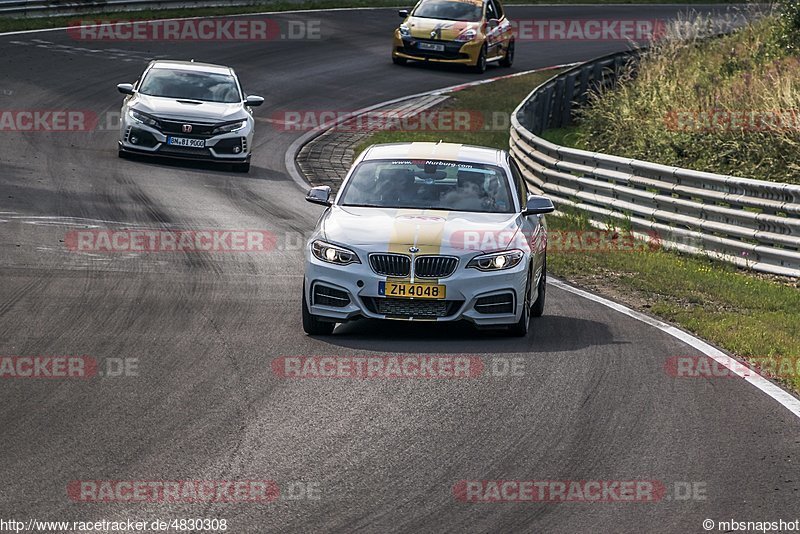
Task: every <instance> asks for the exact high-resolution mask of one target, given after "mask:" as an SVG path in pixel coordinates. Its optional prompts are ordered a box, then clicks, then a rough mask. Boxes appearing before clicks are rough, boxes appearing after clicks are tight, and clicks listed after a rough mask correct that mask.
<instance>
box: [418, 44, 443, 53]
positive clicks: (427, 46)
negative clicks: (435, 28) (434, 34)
mask: <svg viewBox="0 0 800 534" xmlns="http://www.w3.org/2000/svg"><path fill="white" fill-rule="evenodd" d="M419 48H420V50H433V51H434V52H444V45H443V44H436V43H419Z"/></svg>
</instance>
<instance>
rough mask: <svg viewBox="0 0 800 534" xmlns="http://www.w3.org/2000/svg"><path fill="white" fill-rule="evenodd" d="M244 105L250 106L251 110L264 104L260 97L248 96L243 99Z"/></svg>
mask: <svg viewBox="0 0 800 534" xmlns="http://www.w3.org/2000/svg"><path fill="white" fill-rule="evenodd" d="M244 103H245V105H247V106H250V107H251V108H254V107H256V106H260V105H261V104H263V103H264V98H263V97H261V96H255V95H250V96H248V97H247V98H245V99H244Z"/></svg>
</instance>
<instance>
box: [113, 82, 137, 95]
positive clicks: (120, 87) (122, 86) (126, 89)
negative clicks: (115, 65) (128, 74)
mask: <svg viewBox="0 0 800 534" xmlns="http://www.w3.org/2000/svg"><path fill="white" fill-rule="evenodd" d="M117 91H119V92H120V93H122V94H123V95H132V94H133V93H135V91H134V90H133V84H131V83H119V84H117Z"/></svg>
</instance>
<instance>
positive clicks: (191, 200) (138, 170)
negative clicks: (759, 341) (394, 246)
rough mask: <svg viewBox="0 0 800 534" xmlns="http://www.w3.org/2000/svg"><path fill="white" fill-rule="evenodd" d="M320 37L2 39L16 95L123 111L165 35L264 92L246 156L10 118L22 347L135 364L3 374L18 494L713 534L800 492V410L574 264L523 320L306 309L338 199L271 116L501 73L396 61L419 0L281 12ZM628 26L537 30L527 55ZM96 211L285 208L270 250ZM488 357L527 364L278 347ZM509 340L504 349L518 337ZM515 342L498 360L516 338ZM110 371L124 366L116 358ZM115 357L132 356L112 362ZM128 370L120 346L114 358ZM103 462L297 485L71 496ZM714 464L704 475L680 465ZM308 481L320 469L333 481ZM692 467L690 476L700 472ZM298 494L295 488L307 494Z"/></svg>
mask: <svg viewBox="0 0 800 534" xmlns="http://www.w3.org/2000/svg"><path fill="white" fill-rule="evenodd" d="M679 9H681V8H678V7H674V6H648V7H636V6H600V7H589V6H574V7H569V6H563V7H514V6H512V7H509V8H508V9H507V10H508V13H509V15H510V17H511V18H518V19H522V18H528V19H530V18H543V17H544V18H573V19H576V18H599V19H614V18H620V19H635V18H642V17H648V18H662V17H667V16H671V15H672V14H674V13H676V12H677V11H678V10H679ZM274 18H275V19H277V20H279V21H284V22H286V21H288V20H293V21H305V20H313V21H319V23H320V24H319V27H320V29H321V32H322V38H321V39H309V40H299V41H298V40H280V39H279V40H275V41H270V42H223V43H220V42H216V43H191V42H133V41H132V42H80V41H76V40H74V39H72V38H71V37H69V36H68V35H67V34H66V32H64V31H50V32H39V33H24V34H17V35H5V36H0V73H2V75H0V109H13V110H21V109H28V110H56V109H69V110H91V111H93V112H95V113H97V114H99V115H100V116H101V117H103V116H104V114H105V113H106V112H117V111H119V106H120V102H121V95H119V94H118V93H117V92H116V89H115V84H117V83H121V82H133V81H134V80H135V79H136V77H137V76H138V74H139V73H140V72H141V70H142V69H143V67H144V66H145V65H146V62H147V61H148V60H149V59H151V58H153V57H170V58H178V59H189V58H195V59H197V60H202V61H208V62H214V63H222V64H227V65H231V66H233V67H234V68H236V69H237V71H238V73H239V75H240V77H241V79H242V82H243V84H244V86H245V89H246V91H247V92H249V93H251V94H258V95H262V96H264V97H265V98H266V103H265V105H264V106H263V107H262V108H258V109H257V111H256V114H257V116H258V117H259V118H260V119H262V120H261V121H260V122H259V124H258V128H259V129H258V130H257V132H256V141H255V142H256V145H257V149H256V152H255V156H254V159H253V169H252V170H251V173H250V174H248V175H242V174H236V173H233V172H231V171H230V170H228V169H226V168H214V167H209V166H206V165H200V164H185V163H165V162H160V161H135V160H131V161H129V160H121V159H118V158H117V154H116V146H115V145H116V136H117V133H116V132H115V131H113V130H104V129H98V130H95V131H92V132H89V133H63V132H29V133H15V132H8V131H5V132H2V133H0V136H1V137H0V139H2V142H0V355H88V356H90V357H92V358H95V359H97V360H98V361H106V360H108V361H110V362H111V363H110V364H109V365H111V364H118V363H119V361H120V360H121V359H124V360H125V361H128V362H135V366H136V368H135V369H133V368H131V369H129V372H127V373H123V374H124V375H126V376H102V377H100V376H96V377H93V378H86V379H37V380H24V379H5V380H2V381H0V406H2V410H0V429H2V430H0V450H2V461H0V480H2V485H0V517H3V518H10V517H16V518H17V519H25V520H27V519H28V518H36V519H42V520H69V521H90V520H100V519H107V520H122V519H138V520H148V521H151V520H153V519H157V518H161V519H165V520H169V519H176V518H189V517H200V518H224V519H226V520H227V521H228V525H229V528H228V532H235V533H239V532H247V533H262V532H354V531H360V532H376V533H383V532H523V531H527V532H647V531H649V532H702V531H703V528H702V526H701V523H702V521H703V520H704V519H706V518H710V519H714V520H721V519H731V518H732V519H737V520H742V521H744V520H752V521H757V520H762V521H766V520H778V519H784V520H794V519H795V518H797V517H798V516H800V504H799V503H800V454H798V452H799V451H800V421H798V419H797V418H796V417H795V416H794V415H792V414H791V413H790V412H789V411H788V410H787V409H786V408H784V407H783V406H781V405H780V404H778V403H777V402H775V401H774V400H773V399H771V398H770V397H768V396H767V395H765V394H764V393H762V392H761V391H759V390H758V389H756V388H754V387H752V386H751V385H749V384H747V383H746V382H745V381H743V380H740V379H730V380H706V379H676V378H674V377H672V376H670V375H669V374H668V373H667V372H665V370H664V367H665V364H666V362H667V361H668V360H669V358H671V357H674V356H676V355H696V354H697V351H696V350H694V349H692V348H690V347H689V346H687V345H684V344H683V343H681V342H679V341H678V340H676V339H674V338H672V337H670V336H668V335H667V334H665V333H662V332H660V331H658V330H656V329H654V328H651V327H649V326H647V325H645V324H643V323H641V322H638V321H636V320H634V319H632V318H630V317H626V316H624V315H621V314H618V313H616V312H614V311H612V310H610V309H608V308H606V307H604V306H602V305H600V304H598V303H595V302H591V301H588V300H585V299H583V298H580V297H578V296H576V295H574V294H572V293H569V292H566V291H564V290H560V289H558V288H556V287H550V289H549V291H548V303H547V309H546V312H545V317H543V318H541V319H540V320H537V321H535V323H534V327H533V328H534V333H533V334H532V335H530V336H529V337H527V338H525V339H514V338H508V337H504V336H503V335H502V334H497V333H485V332H476V331H473V330H472V329H470V328H469V327H467V326H463V325H455V326H447V327H442V326H435V327H434V326H432V325H430V324H405V323H396V322H391V323H388V324H380V323H379V324H375V323H372V322H356V323H351V324H347V325H344V326H340V327H339V328H338V329H337V331H336V333H335V335H333V336H331V337H320V338H312V337H307V336H305V335H304V334H303V332H302V329H301V326H300V290H301V284H302V252H301V250H300V246H299V243H300V242H301V239H302V238H301V236H302V235H304V234H305V233H307V232H309V231H310V230H311V229H312V228H313V225H314V223H315V221H316V219H317V217H319V215H320V213H321V208H319V207H316V206H313V205H311V204H308V203H306V202H305V201H304V200H303V196H304V191H302V190H301V189H300V188H299V187H298V186H297V185H296V184H295V182H294V181H292V180H291V179H290V178H289V176H288V175H287V173H286V170H285V168H284V154H285V151H286V149H287V148H288V147H289V145H290V144H291V142H292V141H293V140H294V139H296V138H297V137H298V136H300V135H301V134H302V133H303V132H285V131H281V129H280V127H279V126H278V125H277V124H276V123H274V122H270V121H269V120H268V119H269V118H270V117H272V116H273V115H274V113H275V112H280V111H284V110H287V109H294V110H306V109H310V110H324V109H330V110H354V109H357V108H360V107H364V106H367V105H371V104H375V103H378V102H381V101H384V100H388V99H391V98H396V97H400V96H404V95H407V94H411V93H417V92H421V91H424V90H429V89H435V88H438V87H445V86H449V85H453V84H457V83H461V82H465V81H471V80H474V79H476V78H477V76H476V75H474V74H470V73H467V72H464V71H463V70H458V69H433V68H424V67H408V68H402V67H396V66H394V65H392V64H391V61H390V60H389V47H390V35H391V31H392V29H393V28H394V27H395V26H396V25H397V24H398V21H399V19H398V17H397V15H396V13H395V10H391V9H381V10H355V11H335V12H312V13H306V14H297V13H291V14H283V15H275V16H274ZM625 46H627V45H626V44H625V43H622V42H596V41H595V42H592V41H560V42H527V43H522V42H520V43H518V44H517V60H516V64H515V66H514V68H513V69H510V70H505V69H500V68H497V67H490V69H489V70H488V71H487V73H486V74H485V77H492V76H497V75H499V74H505V73H509V72H517V71H522V70H527V69H532V68H537V67H544V66H548V65H553V64H560V63H567V62H574V61H579V60H584V59H589V58H591V57H594V56H598V55H601V54H604V53H609V52H612V51H615V50H619V49H621V48H623V47H625ZM86 228H112V229H117V228H143V229H153V228H176V229H261V230H267V231H269V232H271V233H273V234H274V235H275V236H277V239H278V246H277V247H276V249H274V250H273V251H271V252H268V253H256V252H250V253H225V254H211V253H193V254H180V253H175V254H169V253H162V254H147V253H135V252H134V253H130V254H88V253H78V252H72V251H69V250H67V248H66V246H65V243H64V241H65V236H66V234H67V233H68V232H69V231H71V230H76V229H86ZM398 354H400V355H459V354H463V355H467V356H476V357H480V358H482V359H483V361H484V362H485V365H486V366H487V368H489V369H491V368H492V366H495V367H497V368H498V369H501V368H502V365H501V364H500V363H498V362H501V361H504V362H508V361H511V360H512V359H520V361H521V363H519V364H518V365H521V366H522V367H521V368H522V372H521V373H519V374H520V375H521V376H514V377H510V376H487V375H491V373H488V372H487V373H484V375H482V376H480V377H477V378H471V379H460V380H435V379H428V380H414V379H407V380H391V379H385V380H379V379H375V380H350V379H336V380H325V379H316V380H293V379H284V378H280V377H278V376H276V375H275V374H274V373H273V371H272V367H271V363H272V361H273V359H274V358H278V357H281V356H329V355H338V356H370V355H379V356H392V355H398ZM498 358H499V359H501V360H497V359H498ZM493 359H494V363H492V362H493ZM102 369H103V370H105V371H106V374H107V375H108V374H119V373H118V372H114V370H113V369H111V368H109V367H105V366H104V367H103V368H102ZM109 369H111V371H112V372H109ZM114 369H116V367H115V368H114ZM81 480H146V481H158V480H167V481H176V480H230V481H236V480H273V481H275V482H276V483H277V485H278V486H279V487H280V490H281V496H280V497H279V498H278V499H276V500H274V501H273V502H266V503H264V502H259V503H251V502H235V503H230V502H229V503H222V502H213V503H209V502H203V503H181V504H176V503H168V502H150V503H143V502H136V503H130V502H113V503H87V502H75V501H74V500H73V499H71V498H70V496H69V494H68V492H67V487H68V485H69V484H70V483H71V482H72V481H81ZM462 480H540V481H541V480H556V481H568V480H598V481H600V480H603V481H608V480H617V481H625V480H655V481H661V483H662V484H663V486H664V487H665V488H666V491H667V493H666V495H664V497H663V498H662V499H660V500H659V501H658V502H563V503H553V502H539V503H531V502H517V503H514V502H505V503H473V502H462V501H461V500H459V499H457V498H456V497H455V496H454V490H453V488H454V485H456V484H457V483H458V482H459V481H462ZM687 483H688V484H689V486H692V484H693V486H692V487H695V488H698V490H699V491H695V492H694V493H693V494H692V495H691V498H688V499H684V498H682V496H684V495H683V493H681V490H680V488H686V487H687ZM308 488H312V489H313V491H311V497H312V498H309V495H308V493H309V491H308ZM676 488H678V489H676ZM297 496H299V497H301V498H293V497H297Z"/></svg>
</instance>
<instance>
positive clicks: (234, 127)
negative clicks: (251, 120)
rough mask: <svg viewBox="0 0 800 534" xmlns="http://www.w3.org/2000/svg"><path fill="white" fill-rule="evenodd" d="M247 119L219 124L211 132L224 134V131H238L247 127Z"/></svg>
mask: <svg viewBox="0 0 800 534" xmlns="http://www.w3.org/2000/svg"><path fill="white" fill-rule="evenodd" d="M246 124H247V121H236V122H229V123H228V124H223V125H221V126H217V127H216V128H214V130H213V131H212V132H211V134H212V135H216V134H222V133H231V132H238V131H239V130H241V129H242V128H244V127H245V125H246Z"/></svg>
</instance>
